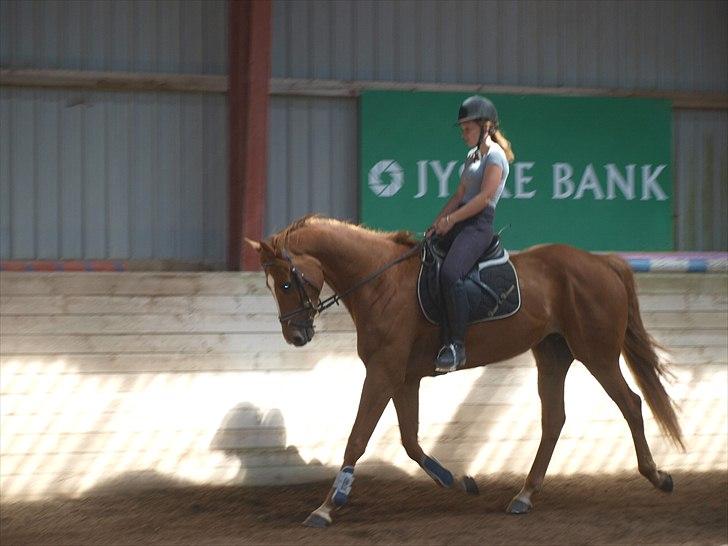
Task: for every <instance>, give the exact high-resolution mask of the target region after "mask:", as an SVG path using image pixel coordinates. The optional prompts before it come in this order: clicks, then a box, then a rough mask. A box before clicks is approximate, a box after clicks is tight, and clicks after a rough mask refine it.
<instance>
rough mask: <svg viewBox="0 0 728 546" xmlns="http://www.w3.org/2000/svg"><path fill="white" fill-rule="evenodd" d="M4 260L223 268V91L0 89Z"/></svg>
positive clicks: (0, 230)
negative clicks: (160, 262)
mask: <svg viewBox="0 0 728 546" xmlns="http://www.w3.org/2000/svg"><path fill="white" fill-rule="evenodd" d="M0 93H2V96H1V100H0V105H2V108H1V110H0V112H1V118H0V165H1V167H0V203H1V205H0V206H1V207H2V209H0V218H1V219H2V223H1V224H0V256H2V258H3V259H81V258H83V259H104V258H106V259H137V260H147V259H154V260H159V259H171V260H181V261H190V262H196V263H204V264H207V265H208V266H210V267H223V266H224V265H223V264H224V262H225V249H226V232H227V205H226V192H227V121H226V120H227V101H226V98H225V96H223V95H200V94H192V93H188V94H167V93H165V94H157V93H111V92H103V93H101V92H100V93H93V92H77V91H60V90H59V91H56V90H30V89H19V88H17V89H14V88H7V87H3V88H0Z"/></svg>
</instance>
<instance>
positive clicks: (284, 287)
mask: <svg viewBox="0 0 728 546" xmlns="http://www.w3.org/2000/svg"><path fill="white" fill-rule="evenodd" d="M281 288H283V290H288V289H289V288H291V283H289V282H288V281H286V282H284V283H283V284H282V285H281Z"/></svg>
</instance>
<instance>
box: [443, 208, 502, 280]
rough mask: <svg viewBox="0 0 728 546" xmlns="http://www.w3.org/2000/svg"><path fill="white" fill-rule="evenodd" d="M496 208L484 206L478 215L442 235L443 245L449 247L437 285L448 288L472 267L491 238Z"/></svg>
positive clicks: (459, 223)
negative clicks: (483, 209)
mask: <svg viewBox="0 0 728 546" xmlns="http://www.w3.org/2000/svg"><path fill="white" fill-rule="evenodd" d="M494 216H495V209H494V208H493V207H487V208H486V209H485V211H483V212H481V213H480V214H478V215H477V216H474V217H472V218H468V219H467V220H463V221H462V222H458V223H457V224H455V226H454V227H453V228H452V229H451V230H450V231H449V232H448V233H447V235H445V237H444V240H443V246H444V247H445V248H447V249H448V251H447V255H446V256H445V261H444V262H443V263H442V269H441V270H440V285H441V286H442V288H443V289H444V290H448V289H449V288H450V287H451V286H452V285H453V284H455V282H457V281H458V280H459V279H464V278H465V275H467V274H468V272H469V271H470V270H471V269H472V267H473V266H474V265H475V262H476V261H477V260H478V258H480V256H482V255H483V252H485V250H486V249H487V248H488V246H489V245H490V243H491V241H492V240H493V217H494Z"/></svg>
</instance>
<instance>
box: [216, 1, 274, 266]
mask: <svg viewBox="0 0 728 546" xmlns="http://www.w3.org/2000/svg"><path fill="white" fill-rule="evenodd" d="M228 15H229V17H228V20H229V27H228V30H229V32H228V44H229V51H228V58H229V73H230V79H229V89H228V112H229V150H228V156H229V174H228V177H229V181H228V188H229V192H228V205H229V208H228V214H229V227H228V256H227V262H228V269H230V270H233V271H239V270H246V271H252V270H256V269H259V264H258V259H257V254H256V253H255V251H254V250H252V249H251V248H250V247H249V246H248V245H246V244H244V240H243V237H248V238H250V239H255V240H259V239H261V238H262V237H263V223H264V220H265V198H266V183H267V178H266V177H267V166H268V165H267V161H268V154H267V150H268V96H269V85H270V71H271V3H270V0H228Z"/></svg>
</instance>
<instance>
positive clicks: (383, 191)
mask: <svg viewBox="0 0 728 546" xmlns="http://www.w3.org/2000/svg"><path fill="white" fill-rule="evenodd" d="M467 96H468V94H463V93H420V92H390V91H370V92H365V93H363V94H362V96H361V112H360V114H361V115H360V130H361V134H360V139H359V141H360V146H361V148H360V156H359V157H360V169H361V172H360V174H361V186H360V187H361V199H360V203H361V221H362V222H363V223H364V224H366V225H368V226H370V227H375V228H379V229H385V230H397V229H409V230H412V231H415V232H423V231H424V230H425V229H426V228H427V227H428V226H429V225H430V224H431V222H432V220H433V219H434V217H435V216H436V215H437V213H438V212H439V211H440V209H441V208H442V206H443V205H444V203H445V202H446V201H447V199H448V198H449V196H450V195H452V193H453V192H454V191H455V189H456V188H457V185H458V182H459V180H460V172H461V170H462V166H463V161H464V159H465V155H466V153H467V150H466V147H465V144H464V143H463V141H462V139H461V138H460V131H459V128H458V127H457V126H456V125H455V124H454V122H455V120H456V118H457V111H458V107H459V105H460V103H461V102H462V101H463V100H464V99H465V98H466V97H467ZM488 98H490V99H491V100H492V101H493V102H494V103H495V105H496V107H497V108H498V113H499V116H500V125H501V129H502V131H503V133H504V135H505V136H506V138H508V139H509V140H510V141H511V144H512V146H513V150H514V152H515V155H516V160H515V162H514V163H513V164H511V170H510V175H509V176H508V180H507V181H506V187H505V191H504V192H503V195H502V196H501V199H500V201H499V202H498V207H497V211H496V219H495V227H496V229H500V228H502V227H504V226H509V227H508V229H507V230H506V232H505V233H504V234H503V237H504V242H505V244H506V246H507V247H508V248H511V249H523V248H525V247H528V246H531V245H534V244H539V243H555V242H558V243H568V244H572V245H575V246H578V247H581V248H584V249H588V250H620V251H630V250H673V222H672V211H673V204H672V199H673V191H672V186H673V184H672V168H671V164H672V162H671V146H672V108H671V104H670V102H669V101H666V100H649V99H611V98H586V97H578V98H570V97H555V96H534V95H529V96H522V95H488Z"/></svg>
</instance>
